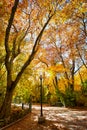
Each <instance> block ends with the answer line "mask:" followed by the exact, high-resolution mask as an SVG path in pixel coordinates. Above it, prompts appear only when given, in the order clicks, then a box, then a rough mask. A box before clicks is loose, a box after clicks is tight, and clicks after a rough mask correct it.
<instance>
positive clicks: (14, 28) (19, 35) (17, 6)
mask: <svg viewBox="0 0 87 130" xmlns="http://www.w3.org/2000/svg"><path fill="white" fill-rule="evenodd" d="M9 2H10V1H9ZM55 3H56V2H55ZM41 4H42V3H41ZM48 4H50V3H47V4H45V5H44V6H42V7H41V8H40V5H38V3H37V2H36V1H35V2H33V1H31V3H30V2H29V3H28V1H27V0H26V1H20V2H19V0H15V1H14V3H12V10H11V13H10V15H9V18H8V19H9V20H8V24H7V27H6V32H5V41H4V45H5V51H6V56H5V67H6V75H7V79H6V81H7V86H6V94H5V99H4V102H3V104H2V106H1V109H0V118H5V120H6V121H8V120H9V119H10V112H11V101H12V96H13V92H14V89H15V87H16V86H17V84H18V82H19V80H20V78H21V76H22V74H23V73H24V71H25V69H26V68H27V67H28V65H30V63H31V61H32V60H33V59H34V57H35V54H36V52H37V50H38V47H39V44H40V41H41V38H42V35H43V33H44V30H45V28H46V27H47V25H48V24H49V22H50V20H51V19H52V17H53V16H54V15H55V13H56V10H57V6H58V4H59V3H56V4H54V8H53V7H52V8H51V10H49V9H48ZM28 5H29V7H30V8H28ZM25 7H26V8H27V9H28V10H27V11H29V12H27V11H26V9H25ZM34 7H35V11H34ZM44 7H45V8H44ZM32 8H33V9H32ZM21 9H24V10H23V11H22V12H21ZM29 9H30V10H29ZM40 9H41V13H42V12H43V10H42V9H45V12H44V13H46V14H47V15H46V14H43V15H42V16H43V17H45V18H46V20H44V21H43V23H42V25H40V24H39V23H38V16H39V20H40V18H41V21H42V20H43V17H41V14H39V12H40ZM35 12H36V14H34V13H35ZM19 15H20V17H22V21H21V22H18V21H19V20H20V17H19ZM21 15H23V16H21ZM32 15H33V16H32ZM15 16H16V17H15ZM23 17H24V18H28V19H27V21H28V22H27V23H26V25H25V20H26V19H25V20H24V19H23ZM17 18H18V19H17ZM22 22H23V25H25V28H26V26H27V29H25V28H22ZM35 23H37V26H34V28H33V25H34V24H35ZM38 24H39V30H38ZM30 25H31V26H30ZM32 28H33V29H34V30H33V31H36V34H33V33H34V32H33V31H31V30H32ZM24 29H25V30H24ZM28 33H30V34H31V37H32V38H33V39H34V43H33V45H32V50H31V51H30V54H28V56H27V60H25V62H24V63H23V64H22V65H21V66H20V70H18V72H16V73H15V76H14V75H13V74H12V72H14V68H13V67H14V64H15V60H16V59H17V58H18V56H19V55H20V53H21V48H22V43H23V41H24V39H25V37H26V36H27V34H28ZM35 37H36V40H35ZM30 40H31V39H30ZM13 76H14V77H13Z"/></svg>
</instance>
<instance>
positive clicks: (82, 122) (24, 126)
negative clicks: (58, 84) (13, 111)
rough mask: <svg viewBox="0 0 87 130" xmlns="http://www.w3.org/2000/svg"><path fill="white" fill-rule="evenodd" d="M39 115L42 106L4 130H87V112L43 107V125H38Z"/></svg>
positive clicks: (34, 107)
mask: <svg viewBox="0 0 87 130" xmlns="http://www.w3.org/2000/svg"><path fill="white" fill-rule="evenodd" d="M39 114H40V106H33V110H32V113H31V114H28V115H27V116H25V118H23V119H22V120H21V121H18V122H16V123H15V124H13V125H11V126H9V127H8V128H5V129H3V130H87V110H82V109H68V108H63V107H61V108H60V107H43V115H44V117H45V118H46V121H45V123H43V124H38V116H39Z"/></svg>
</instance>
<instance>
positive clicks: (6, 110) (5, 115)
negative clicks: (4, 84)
mask: <svg viewBox="0 0 87 130" xmlns="http://www.w3.org/2000/svg"><path fill="white" fill-rule="evenodd" d="M13 91H14V89H7V91H6V95H5V99H4V102H3V104H2V107H1V110H0V118H1V119H4V120H5V121H6V122H8V121H9V119H10V112H11V102H12V95H13Z"/></svg>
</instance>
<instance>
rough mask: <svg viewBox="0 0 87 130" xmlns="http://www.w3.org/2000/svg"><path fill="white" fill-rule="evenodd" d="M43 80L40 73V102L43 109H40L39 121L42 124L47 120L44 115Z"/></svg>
mask: <svg viewBox="0 0 87 130" xmlns="http://www.w3.org/2000/svg"><path fill="white" fill-rule="evenodd" d="M42 80H43V77H42V75H40V104H41V110H40V116H39V117H38V123H39V124H42V123H44V122H45V117H44V116H43V107H42V102H43V101H42V97H43V91H42Z"/></svg>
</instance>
